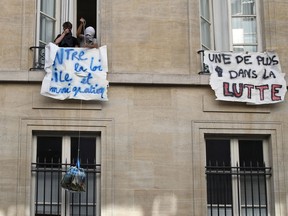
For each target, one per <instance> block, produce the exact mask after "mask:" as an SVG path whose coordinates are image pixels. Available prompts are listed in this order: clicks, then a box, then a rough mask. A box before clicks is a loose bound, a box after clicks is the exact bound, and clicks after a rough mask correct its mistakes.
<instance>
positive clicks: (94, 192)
mask: <svg viewBox="0 0 288 216" xmlns="http://www.w3.org/2000/svg"><path fill="white" fill-rule="evenodd" d="M94 163H95V164H96V158H95V159H94ZM96 169H97V167H96V166H95V167H94V168H93V170H94V172H93V215H96V205H97V203H96V202H97V199H96V190H97V186H96V178H97V173H96ZM87 181H88V179H87Z"/></svg>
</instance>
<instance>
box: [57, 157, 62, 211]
mask: <svg viewBox="0 0 288 216" xmlns="http://www.w3.org/2000/svg"><path fill="white" fill-rule="evenodd" d="M58 164H61V162H60V158H59V159H58ZM61 177H62V167H61V166H58V179H57V181H58V182H60V179H61ZM60 191H61V190H60V184H58V186H57V200H58V202H57V214H58V215H59V214H60Z"/></svg>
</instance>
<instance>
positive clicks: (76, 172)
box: [61, 160, 86, 192]
mask: <svg viewBox="0 0 288 216" xmlns="http://www.w3.org/2000/svg"><path fill="white" fill-rule="evenodd" d="M85 180H86V174H85V172H84V169H82V168H80V162H79V160H77V164H76V166H71V167H69V168H68V170H67V171H66V173H65V175H64V176H63V178H62V180H61V187H62V188H64V189H67V190H69V191H72V192H85V190H86V184H85Z"/></svg>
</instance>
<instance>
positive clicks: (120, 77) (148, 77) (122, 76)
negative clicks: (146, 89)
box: [0, 70, 209, 85]
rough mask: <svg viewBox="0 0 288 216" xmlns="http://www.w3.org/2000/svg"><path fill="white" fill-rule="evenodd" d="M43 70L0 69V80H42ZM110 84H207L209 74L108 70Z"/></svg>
mask: <svg viewBox="0 0 288 216" xmlns="http://www.w3.org/2000/svg"><path fill="white" fill-rule="evenodd" d="M44 75H45V71H43V70H38V71H0V82H42V80H43V77H44ZM107 76H108V78H107V79H108V81H109V83H110V84H114V83H115V84H143V85H145V84H147V85H151V84H155V85H208V84H209V75H198V74H193V75H181V74H180V75H179V74H172V75H171V74H140V73H139V74H137V73H112V72H110V73H109V72H108V74H107Z"/></svg>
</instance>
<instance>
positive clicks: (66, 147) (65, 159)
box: [31, 131, 102, 216]
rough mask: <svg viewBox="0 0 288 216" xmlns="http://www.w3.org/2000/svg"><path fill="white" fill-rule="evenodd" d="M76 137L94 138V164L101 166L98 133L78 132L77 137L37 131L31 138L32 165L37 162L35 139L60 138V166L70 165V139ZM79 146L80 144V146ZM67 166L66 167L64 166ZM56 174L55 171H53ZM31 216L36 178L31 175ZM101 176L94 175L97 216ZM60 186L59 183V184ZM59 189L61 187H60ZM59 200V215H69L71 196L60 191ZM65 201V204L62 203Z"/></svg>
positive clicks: (68, 133)
mask: <svg viewBox="0 0 288 216" xmlns="http://www.w3.org/2000/svg"><path fill="white" fill-rule="evenodd" d="M77 136H80V137H95V145H96V148H95V151H96V152H95V159H96V161H95V162H96V164H101V161H102V159H101V135H100V133H97V132H96V133H95V132H93V133H90V132H88V133H87V132H83V133H81V132H80V131H79V132H78V135H77V133H75V132H69V131H66V132H65V131H62V132H61V131H58V132H51V131H37V132H34V133H33V136H32V143H33V144H32V161H31V162H32V163H35V164H36V162H37V158H36V156H37V145H38V144H37V137H61V138H62V143H61V145H62V148H61V149H62V150H61V152H62V156H61V158H62V161H61V164H71V163H72V161H71V143H72V141H71V138H72V137H74V138H75V137H77ZM80 145H81V144H80ZM80 151H81V146H80ZM66 166H67V165H66ZM57 169H59V168H55V170H57ZM62 169H65V167H63V165H62ZM55 172H56V171H55ZM63 175H64V173H63V174H62V177H63ZM31 178H32V179H31V194H32V196H31V215H35V192H36V190H35V184H36V176H35V175H33V173H32V177H31ZM101 179H102V177H101V174H100V175H96V179H95V183H96V185H95V186H94V187H95V188H96V191H97V193H96V197H95V198H96V200H97V204H96V214H97V215H98V216H100V215H101ZM59 184H60V182H59ZM60 188H61V186H60ZM60 196H61V199H60V200H62V202H60V208H61V215H63V216H64V215H66V214H68V215H69V214H70V205H71V203H70V196H71V194H70V193H67V192H66V190H64V189H61V194H60ZM63 200H64V201H66V202H63Z"/></svg>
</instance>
